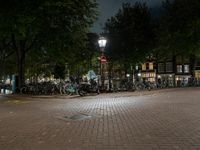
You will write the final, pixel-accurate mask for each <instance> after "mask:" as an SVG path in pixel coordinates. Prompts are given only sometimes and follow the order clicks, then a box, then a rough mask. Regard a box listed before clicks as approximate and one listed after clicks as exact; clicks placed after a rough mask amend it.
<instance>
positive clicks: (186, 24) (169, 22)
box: [157, 0, 200, 56]
mask: <svg viewBox="0 0 200 150" xmlns="http://www.w3.org/2000/svg"><path fill="white" fill-rule="evenodd" d="M199 8H200V1H199V0H174V1H168V0H167V1H166V2H165V3H164V4H163V15H162V16H161V18H160V23H159V30H158V31H157V41H158V43H157V52H158V53H159V54H160V55H161V56H167V55H166V54H170V55H171V54H172V55H178V54H181V55H186V56H187V55H191V54H192V55H193V54H198V53H199V52H200V19H199V18H200V9H199ZM166 51H167V53H166Z"/></svg>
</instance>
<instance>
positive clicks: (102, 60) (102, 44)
mask: <svg viewBox="0 0 200 150" xmlns="http://www.w3.org/2000/svg"><path fill="white" fill-rule="evenodd" d="M106 43H107V40H106V39H105V38H104V37H100V38H99V39H98V44H99V47H100V51H101V56H100V61H99V62H100V77H101V86H102V87H103V88H104V73H103V71H104V65H103V64H105V63H106V57H105V56H104V49H105V47H106Z"/></svg>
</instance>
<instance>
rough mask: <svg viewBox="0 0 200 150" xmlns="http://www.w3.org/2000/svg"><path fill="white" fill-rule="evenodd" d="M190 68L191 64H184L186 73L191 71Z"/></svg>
mask: <svg viewBox="0 0 200 150" xmlns="http://www.w3.org/2000/svg"><path fill="white" fill-rule="evenodd" d="M189 72H190V69H189V65H184V73H189Z"/></svg>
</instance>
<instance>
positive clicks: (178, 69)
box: [176, 65, 183, 73]
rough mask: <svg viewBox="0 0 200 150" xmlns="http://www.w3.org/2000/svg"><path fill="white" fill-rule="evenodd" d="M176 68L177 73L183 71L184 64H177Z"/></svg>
mask: <svg viewBox="0 0 200 150" xmlns="http://www.w3.org/2000/svg"><path fill="white" fill-rule="evenodd" d="M176 69H177V73H182V72H183V71H182V65H177V66H176Z"/></svg>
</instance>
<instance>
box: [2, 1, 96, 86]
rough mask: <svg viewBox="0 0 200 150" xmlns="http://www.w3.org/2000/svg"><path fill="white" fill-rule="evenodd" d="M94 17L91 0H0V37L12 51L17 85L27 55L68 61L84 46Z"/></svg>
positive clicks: (22, 78) (94, 7)
mask: <svg viewBox="0 0 200 150" xmlns="http://www.w3.org/2000/svg"><path fill="white" fill-rule="evenodd" d="M95 18H96V2H95V1H93V0H85V1H79V0H56V1H55V0H34V1H27V0H7V1H1V2H0V36H3V37H5V38H6V40H8V41H9V42H10V45H11V47H12V49H13V50H14V51H15V55H16V58H17V60H16V62H17V68H18V71H17V73H18V75H19V82H18V83H19V86H20V85H22V84H23V83H24V80H25V79H24V75H25V62H26V59H27V58H28V57H29V56H30V55H29V54H32V53H33V51H34V52H35V53H37V54H38V55H37V56H38V57H39V58H40V59H43V58H44V57H45V58H46V59H47V60H51V61H54V62H55V61H56V62H57V61H58V62H60V61H62V62H64V61H67V62H70V61H72V58H73V57H74V56H76V54H77V53H79V50H80V49H84V47H85V37H86V33H87V31H88V28H89V27H90V25H91V24H92V23H93V21H94V20H95ZM39 54H40V55H39ZM33 58H34V57H33ZM34 61H37V59H36V60H34ZM34 61H33V63H35V62H34Z"/></svg>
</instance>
